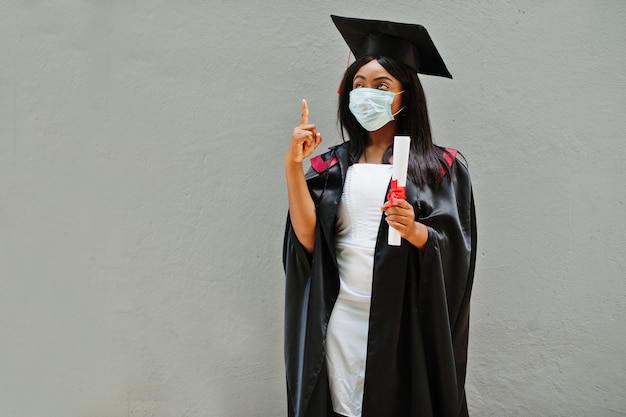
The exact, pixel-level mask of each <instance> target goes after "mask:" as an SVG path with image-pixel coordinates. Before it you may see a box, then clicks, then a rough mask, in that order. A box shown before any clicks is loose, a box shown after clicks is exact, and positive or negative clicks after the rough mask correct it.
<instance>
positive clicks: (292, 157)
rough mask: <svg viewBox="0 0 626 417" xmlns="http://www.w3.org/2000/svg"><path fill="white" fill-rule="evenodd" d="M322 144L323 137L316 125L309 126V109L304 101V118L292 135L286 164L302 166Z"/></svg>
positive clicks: (301, 118)
mask: <svg viewBox="0 0 626 417" xmlns="http://www.w3.org/2000/svg"><path fill="white" fill-rule="evenodd" d="M321 142H322V135H320V134H319V133H318V132H317V129H316V128H315V125H313V124H309V107H308V106H307V103H306V100H304V99H303V100H302V116H300V124H299V125H298V126H296V127H295V128H294V129H293V132H292V133H291V142H290V143H289V149H288V150H287V157H286V163H297V164H301V163H302V161H304V159H305V158H307V157H308V156H310V155H311V154H312V153H313V151H314V150H315V148H317V147H318V146H319V144H320V143H321Z"/></svg>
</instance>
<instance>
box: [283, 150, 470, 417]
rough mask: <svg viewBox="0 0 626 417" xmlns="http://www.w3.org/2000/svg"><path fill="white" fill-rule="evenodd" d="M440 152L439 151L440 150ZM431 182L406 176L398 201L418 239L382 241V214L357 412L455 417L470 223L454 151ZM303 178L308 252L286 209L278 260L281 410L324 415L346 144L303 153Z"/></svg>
mask: <svg viewBox="0 0 626 417" xmlns="http://www.w3.org/2000/svg"><path fill="white" fill-rule="evenodd" d="M441 151H442V152H444V151H443V149H441ZM444 153H445V155H444V156H446V158H447V159H448V160H449V163H450V166H449V167H447V168H448V169H447V171H448V172H447V174H446V177H445V178H444V179H443V182H442V184H441V185H439V186H433V187H430V186H426V187H417V186H416V185H415V184H413V183H411V182H409V181H407V188H406V194H407V201H409V202H410V203H411V204H412V205H413V206H414V207H415V210H416V219H417V220H419V221H420V222H422V223H423V224H425V225H426V226H427V227H428V242H427V244H426V247H425V248H424V249H422V250H418V249H417V248H415V247H414V246H413V245H411V244H410V243H409V242H407V241H405V240H404V239H403V240H402V245H401V246H399V247H393V246H388V245H387V233H388V230H389V228H388V225H387V223H386V221H384V215H383V214H382V212H381V223H380V228H379V232H378V237H377V242H376V250H375V258H374V274H373V282H372V297H371V307H370V322H369V337H368V347H367V363H366V369H365V386H364V393H363V409H362V416H363V417H396V416H397V417H411V416H415V417H417V416H419V417H463V416H467V415H468V412H467V405H466V402H465V388H464V385H465V372H466V361H467V341H468V325H469V301H470V293H471V289H472V281H473V276H474V265H475V260H476V222H475V214H474V201H473V195H472V187H471V182H470V177H469V173H468V171H467V169H466V167H465V166H464V165H463V164H462V163H460V162H459V161H457V160H456V158H455V157H454V156H455V155H456V151H452V152H451V153H448V152H444ZM311 165H312V167H311V169H310V170H309V171H308V172H307V174H306V178H307V184H308V186H309V190H310V192H311V195H312V197H313V200H314V202H315V204H316V207H317V225H316V232H315V234H316V237H315V247H314V249H313V253H308V252H307V251H306V250H305V249H304V247H303V246H302V245H301V244H300V242H299V241H298V239H297V238H296V236H295V233H294V231H293V228H292V227H291V222H290V220H289V217H288V218H287V227H286V231H285V240H284V247H283V265H284V268H285V275H286V282H285V352H284V353H285V368H286V378H287V398H288V415H289V416H290V417H326V416H328V417H330V416H332V415H333V411H332V405H331V401H330V393H329V388H328V376H327V373H326V363H325V340H326V328H327V325H328V320H329V317H330V313H331V311H332V308H333V305H334V302H335V300H336V298H337V295H338V293H339V276H338V270H337V260H336V256H335V246H334V245H335V241H334V236H335V215H336V212H337V206H338V204H339V201H340V199H341V194H342V191H343V184H344V181H345V177H346V171H347V168H348V165H349V157H348V152H347V149H346V146H345V145H339V146H337V147H334V148H331V150H330V151H329V152H327V153H326V154H324V155H321V156H318V157H316V158H315V159H313V160H312V161H311Z"/></svg>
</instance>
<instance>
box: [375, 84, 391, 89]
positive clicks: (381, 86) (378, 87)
mask: <svg viewBox="0 0 626 417" xmlns="http://www.w3.org/2000/svg"><path fill="white" fill-rule="evenodd" d="M376 88H377V89H379V90H388V89H389V86H388V85H387V83H380V84H378V86H377V87H376Z"/></svg>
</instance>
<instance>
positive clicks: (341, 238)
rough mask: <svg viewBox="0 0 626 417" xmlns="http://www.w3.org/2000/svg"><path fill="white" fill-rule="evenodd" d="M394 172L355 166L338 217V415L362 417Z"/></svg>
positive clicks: (333, 353)
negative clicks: (378, 252) (377, 264)
mask: <svg viewBox="0 0 626 417" xmlns="http://www.w3.org/2000/svg"><path fill="white" fill-rule="evenodd" d="M391 169H392V166H391V165H389V164H353V165H352V166H350V167H349V168H348V172H347V174H346V182H345V184H344V189H343V195H342V196H341V203H340V204H339V208H338V211H337V231H336V233H337V234H336V239H335V249H336V252H337V264H338V267H339V279H340V286H339V296H338V298H337V302H336V303H335V306H334V308H333V311H332V313H331V316H330V320H329V322H328V332H327V336H326V365H327V368H328V380H329V386H330V393H331V399H332V403H333V409H334V411H335V412H336V413H339V414H342V415H344V416H349V417H360V416H361V406H362V403H363V386H364V382H365V381H364V379H365V361H366V355H367V333H368V327H369V312H370V299H371V293H372V275H373V269H374V250H375V247H376V238H377V235H378V228H379V226H380V222H381V219H382V215H383V213H382V211H381V210H380V207H381V206H382V205H383V204H384V202H385V197H386V192H387V187H388V186H389V181H390V179H391Z"/></svg>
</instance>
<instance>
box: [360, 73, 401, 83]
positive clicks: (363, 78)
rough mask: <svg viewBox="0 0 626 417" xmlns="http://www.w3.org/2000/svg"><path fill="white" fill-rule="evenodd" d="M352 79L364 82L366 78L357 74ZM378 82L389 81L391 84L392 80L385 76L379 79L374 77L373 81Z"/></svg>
mask: <svg viewBox="0 0 626 417" xmlns="http://www.w3.org/2000/svg"><path fill="white" fill-rule="evenodd" d="M354 79H355V80H356V79H362V80H366V79H367V78H365V76H363V75H361V74H357V75H355V76H354ZM378 80H389V81H392V82H393V80H392V79H391V78H389V77H387V76H386V75H381V76H380V77H376V78H374V80H373V81H378Z"/></svg>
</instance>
